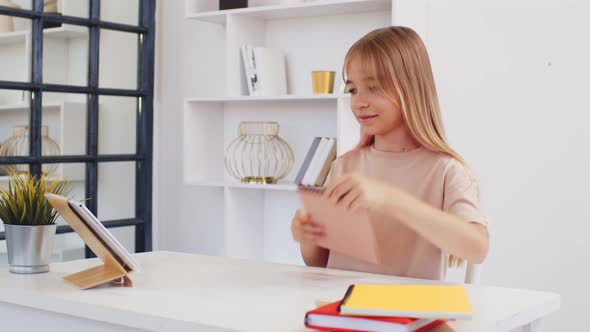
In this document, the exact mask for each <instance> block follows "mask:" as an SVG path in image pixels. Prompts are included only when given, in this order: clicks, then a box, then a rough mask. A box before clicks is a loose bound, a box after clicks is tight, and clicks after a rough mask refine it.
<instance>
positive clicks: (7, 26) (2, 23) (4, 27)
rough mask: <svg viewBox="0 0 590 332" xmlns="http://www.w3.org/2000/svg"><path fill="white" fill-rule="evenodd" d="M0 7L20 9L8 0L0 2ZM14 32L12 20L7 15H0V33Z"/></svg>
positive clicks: (0, 0)
mask: <svg viewBox="0 0 590 332" xmlns="http://www.w3.org/2000/svg"><path fill="white" fill-rule="evenodd" d="M0 6H3V7H11V8H18V9H20V8H21V7H20V6H19V5H17V4H15V3H14V2H12V1H10V0H0ZM12 31H14V18H13V17H12V16H8V15H0V33H4V32H12Z"/></svg>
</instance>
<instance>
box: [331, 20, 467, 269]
mask: <svg viewBox="0 0 590 332" xmlns="http://www.w3.org/2000/svg"><path fill="white" fill-rule="evenodd" d="M353 59H359V60H361V63H362V65H363V66H364V67H365V70H366V71H367V72H369V73H372V74H374V75H373V76H374V77H375V79H376V80H377V81H378V82H379V83H380V84H379V88H380V90H381V91H380V93H382V94H383V95H384V96H385V97H387V98H390V99H391V100H392V101H393V102H394V103H396V104H397V103H398V100H397V98H396V94H397V96H398V97H399V102H401V105H399V106H400V108H401V112H402V118H403V120H404V123H405V125H406V127H407V128H408V130H409V131H410V134H411V135H412V137H413V138H414V139H415V140H416V141H417V142H419V143H420V145H422V146H423V147H425V148H426V149H428V150H431V151H434V152H440V153H443V154H446V155H448V156H450V157H452V158H455V159H457V160H459V161H461V162H462V163H465V161H464V160H463V158H462V157H461V156H460V155H459V154H458V153H457V152H456V151H455V150H453V149H452V148H451V147H450V146H449V144H448V143H447V139H446V135H445V131H444V128H443V123H442V118H441V114H440V109H439V104H438V97H437V94H436V87H435V84H434V77H433V75H432V68H431V66H430V60H429V58H428V52H427V51H426V47H425V46H424V43H423V42H422V39H420V36H418V34H417V33H416V32H415V31H414V30H412V29H410V28H407V27H402V26H392V27H387V28H382V29H377V30H374V31H372V32H370V33H368V34H367V35H365V36H364V37H363V38H361V39H359V40H358V41H357V42H356V43H354V44H353V45H352V46H351V47H350V49H349V50H348V53H347V54H346V58H345V59H344V67H343V69H342V71H343V72H342V77H343V78H344V80H346V70H347V68H348V66H349V65H350V63H351V61H352V60H353ZM373 141H374V137H373V136H368V135H363V134H362V133H361V139H360V142H359V144H358V145H357V146H356V148H355V150H357V149H360V148H363V147H365V146H368V145H371V144H372V142H373ZM462 263H463V260H462V259H461V258H459V257H456V256H453V255H450V256H449V266H459V265H461V264H462Z"/></svg>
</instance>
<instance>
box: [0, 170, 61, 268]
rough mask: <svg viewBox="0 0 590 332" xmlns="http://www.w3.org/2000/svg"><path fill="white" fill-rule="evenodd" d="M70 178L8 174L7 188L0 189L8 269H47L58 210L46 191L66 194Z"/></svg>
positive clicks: (0, 216)
mask: <svg viewBox="0 0 590 332" xmlns="http://www.w3.org/2000/svg"><path fill="white" fill-rule="evenodd" d="M68 187H69V182H68V181H65V180H60V179H48V178H47V177H46V176H45V175H42V176H41V177H40V178H36V177H34V176H32V175H31V174H30V173H25V174H17V173H11V174H10V175H9V183H8V189H0V219H1V220H2V222H3V223H4V228H5V234H6V246H7V249H8V264H9V265H10V272H13V273H20V274H30V273H43V272H47V271H49V261H50V258H51V252H52V250H53V238H54V236H55V231H56V228H57V225H56V224H55V221H56V219H57V211H55V210H54V209H53V207H52V206H51V205H50V204H49V202H48V201H47V199H46V198H45V194H46V193H54V194H57V195H64V194H67V192H68Z"/></svg>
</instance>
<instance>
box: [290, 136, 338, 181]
mask: <svg viewBox="0 0 590 332" xmlns="http://www.w3.org/2000/svg"><path fill="white" fill-rule="evenodd" d="M335 159H336V139H335V138H332V137H316V138H314V140H313V142H312V143H311V147H310V148H309V151H308V152H307V156H306V157H305V160H304V161H303V164H302V165H301V168H300V169H299V173H297V176H296V177H295V184H297V185H300V186H307V187H314V188H315V187H317V188H321V187H322V186H323V185H324V182H325V181H326V177H327V176H328V172H329V171H330V166H331V165H332V162H333V161H334V160H335Z"/></svg>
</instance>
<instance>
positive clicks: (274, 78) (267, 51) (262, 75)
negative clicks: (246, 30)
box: [240, 45, 287, 96]
mask: <svg viewBox="0 0 590 332" xmlns="http://www.w3.org/2000/svg"><path fill="white" fill-rule="evenodd" d="M240 50H241V53H242V60H243V62H244V74H245V76H246V85H247V86H248V93H249V94H250V96H282V95H286V94H287V69H286V65H285V63H286V62H285V54H283V52H281V51H280V50H278V49H275V48H268V47H254V46H250V45H242V47H241V48H240Z"/></svg>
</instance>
